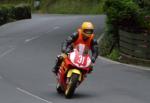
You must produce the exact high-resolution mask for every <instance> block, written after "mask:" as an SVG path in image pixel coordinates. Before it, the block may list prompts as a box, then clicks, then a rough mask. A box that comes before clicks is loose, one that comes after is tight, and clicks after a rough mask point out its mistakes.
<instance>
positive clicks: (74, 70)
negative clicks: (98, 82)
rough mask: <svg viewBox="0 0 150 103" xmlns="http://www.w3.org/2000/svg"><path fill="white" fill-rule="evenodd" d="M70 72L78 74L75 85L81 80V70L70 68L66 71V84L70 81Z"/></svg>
mask: <svg viewBox="0 0 150 103" xmlns="http://www.w3.org/2000/svg"><path fill="white" fill-rule="evenodd" d="M72 74H77V75H79V78H78V81H79V82H78V84H77V86H78V85H79V84H80V83H81V81H82V75H83V74H82V72H81V71H80V70H78V69H70V70H69V71H68V73H67V81H66V83H67V84H68V83H69V81H70V78H71V76H72Z"/></svg>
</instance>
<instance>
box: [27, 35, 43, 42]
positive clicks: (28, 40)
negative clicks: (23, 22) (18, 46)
mask: <svg viewBox="0 0 150 103" xmlns="http://www.w3.org/2000/svg"><path fill="white" fill-rule="evenodd" d="M39 37H40V36H35V37H32V38H29V39H26V40H25V43H27V42H30V41H32V40H34V39H37V38H39Z"/></svg>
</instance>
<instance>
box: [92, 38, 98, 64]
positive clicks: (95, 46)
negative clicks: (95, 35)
mask: <svg viewBox="0 0 150 103" xmlns="http://www.w3.org/2000/svg"><path fill="white" fill-rule="evenodd" d="M91 51H92V62H93V63H95V61H96V58H97V56H98V43H97V40H96V39H93V41H92V42H91Z"/></svg>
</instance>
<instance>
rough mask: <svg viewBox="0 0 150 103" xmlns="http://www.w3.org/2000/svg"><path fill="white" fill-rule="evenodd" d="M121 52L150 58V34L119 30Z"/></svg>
mask: <svg viewBox="0 0 150 103" xmlns="http://www.w3.org/2000/svg"><path fill="white" fill-rule="evenodd" d="M119 36H120V41H119V43H120V52H121V53H123V54H126V55H130V56H131V57H135V58H141V59H146V60H150V34H147V33H129V32H126V31H123V30H119Z"/></svg>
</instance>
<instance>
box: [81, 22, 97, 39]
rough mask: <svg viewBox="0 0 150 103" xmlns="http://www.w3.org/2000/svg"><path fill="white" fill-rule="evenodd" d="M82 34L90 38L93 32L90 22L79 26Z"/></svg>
mask: <svg viewBox="0 0 150 103" xmlns="http://www.w3.org/2000/svg"><path fill="white" fill-rule="evenodd" d="M81 31H82V34H83V35H84V36H86V37H90V36H91V34H93V32H94V26H93V24H92V23H91V22H83V23H82V26H81Z"/></svg>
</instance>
